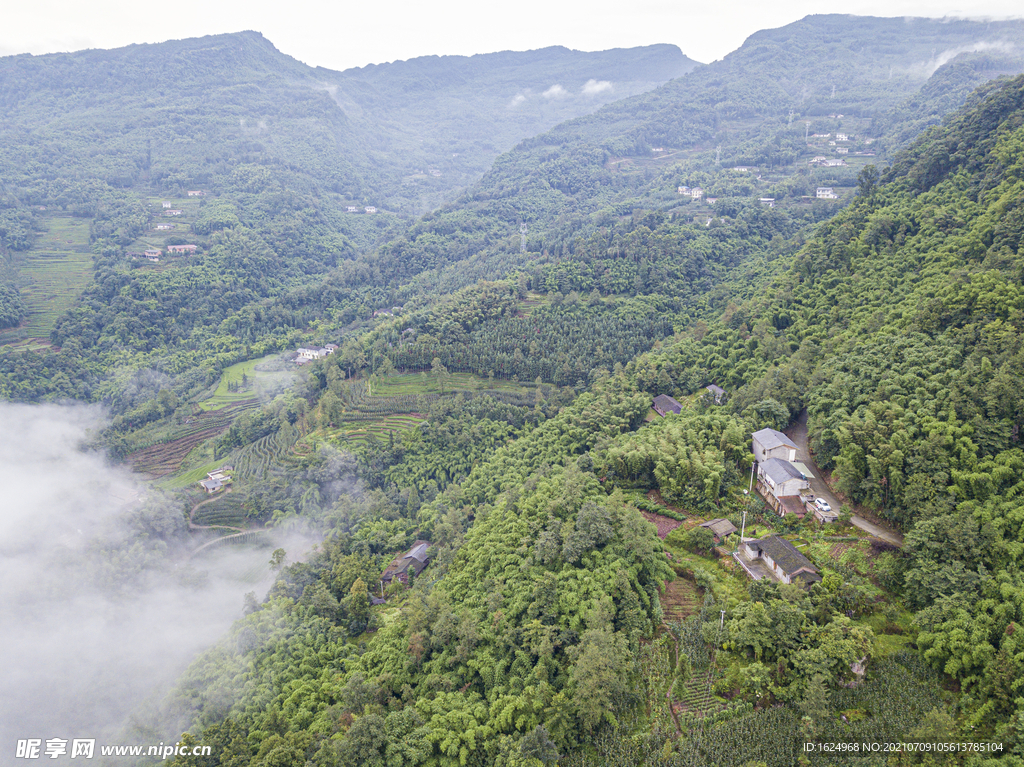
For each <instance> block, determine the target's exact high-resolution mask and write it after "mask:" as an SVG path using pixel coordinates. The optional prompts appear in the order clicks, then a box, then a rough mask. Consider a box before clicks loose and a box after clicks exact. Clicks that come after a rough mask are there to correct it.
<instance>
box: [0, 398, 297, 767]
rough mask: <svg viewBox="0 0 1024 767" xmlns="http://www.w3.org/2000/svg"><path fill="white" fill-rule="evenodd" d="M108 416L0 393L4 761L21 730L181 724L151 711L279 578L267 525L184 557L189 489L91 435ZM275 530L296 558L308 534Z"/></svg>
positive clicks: (108, 739)
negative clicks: (121, 456)
mask: <svg viewBox="0 0 1024 767" xmlns="http://www.w3.org/2000/svg"><path fill="white" fill-rule="evenodd" d="M104 422H105V421H104V413H103V411H102V410H101V409H99V408H96V407H86V406H80V405H75V406H58V405H42V406H34V405H15V404H10V403H0V487H3V490H4V493H3V500H2V501H0V579H2V584H3V586H2V588H0V627H2V628H0V659H2V665H3V669H4V674H3V675H2V677H0V701H2V702H0V754H2V755H3V756H0V763H8V761H9V760H10V759H12V758H13V757H14V754H15V748H16V743H17V741H18V740H20V739H27V738H41V739H43V740H44V741H45V740H46V739H48V738H63V739H67V740H71V739H73V738H95V739H96V740H97V747H98V746H99V745H100V744H104V743H113V742H118V740H119V738H121V736H122V735H123V734H124V733H126V732H132V733H134V734H135V735H137V734H138V733H139V732H147V733H151V734H152V736H153V738H154V739H157V740H163V739H165V738H173V737H174V736H175V735H177V734H180V730H179V731H178V732H177V733H176V732H173V731H171V732H158V731H156V730H155V729H153V725H152V722H153V721H154V718H153V714H152V712H154V711H156V709H157V707H158V706H159V703H160V701H161V699H162V698H163V697H165V696H166V694H167V693H168V692H169V691H170V689H171V687H172V685H173V683H174V680H175V679H176V678H177V676H178V675H179V674H180V673H181V672H182V671H183V670H184V668H185V667H186V666H187V665H188V663H189V662H190V661H191V660H192V659H193V658H194V657H195V656H196V655H197V654H198V653H199V652H201V651H202V650H203V649H205V648H207V647H209V646H211V645H212V644H214V643H215V642H216V641H217V639H218V638H220V637H221V636H222V635H223V634H224V632H225V631H226V629H227V628H228V627H229V626H230V624H231V623H232V622H233V621H234V620H236V619H237V618H239V617H240V616H241V614H242V607H243V598H244V595H245V594H246V593H247V592H250V591H255V592H256V594H257V596H258V597H260V598H262V596H263V595H264V594H265V593H266V591H267V589H268V588H269V586H270V585H271V583H272V576H273V573H272V572H271V570H270V566H269V558H270V551H271V541H270V540H269V536H270V534H268V541H267V543H266V544H265V545H264V546H262V547H256V546H251V545H246V546H219V547H214V548H210V549H208V550H206V551H204V552H203V553H202V554H201V555H200V556H196V557H195V558H190V553H191V551H192V550H193V549H194V548H195V541H193V540H192V539H191V538H190V535H189V531H188V522H187V519H186V516H185V507H184V505H183V503H182V501H181V500H180V499H174V498H172V497H171V496H169V495H165V494H163V493H160V492H159V491H156V490H153V489H152V488H150V487H148V486H145V485H143V484H142V483H140V482H139V481H138V480H137V479H136V478H135V477H133V476H132V474H131V473H130V472H129V471H128V470H127V469H126V468H125V467H120V466H112V465H111V464H110V463H109V462H108V461H107V460H106V458H105V456H104V455H103V453H101V452H99V451H97V450H94V449H89V448H88V447H87V445H88V443H89V442H90V440H92V439H94V438H95V436H96V434H97V432H98V431H99V430H100V429H101V428H102V427H103V425H104ZM273 535H274V536H275V538H274V539H273V542H272V545H273V546H278V545H280V546H283V547H284V548H286V550H287V551H288V554H289V557H288V558H289V560H290V561H294V559H295V558H296V557H297V555H299V554H300V553H301V551H303V550H304V549H306V548H308V547H309V546H310V545H311V543H312V540H311V539H310V538H309V537H308V536H303V535H300V534H296V535H294V536H293V537H292V538H291V539H288V540H286V539H284V538H282V537H278V534H277V533H274V534H273ZM146 722H149V723H150V724H146ZM178 724H180V723H177V722H175V723H170V722H161V723H160V725H159V726H162V727H168V728H169V727H172V726H177V725H178ZM147 728H148V729H147ZM121 739H123V738H121ZM139 742H141V741H139ZM97 753H98V752H97Z"/></svg>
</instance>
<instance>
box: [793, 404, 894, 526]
mask: <svg viewBox="0 0 1024 767" xmlns="http://www.w3.org/2000/svg"><path fill="white" fill-rule="evenodd" d="M786 436H788V437H789V438H790V439H791V440H793V441H794V442H795V443H796V459H797V460H798V461H800V462H801V463H804V464H806V465H807V466H809V467H810V468H811V470H812V471H813V472H814V476H813V477H811V492H813V493H814V495H815V496H816V497H818V498H824V499H825V500H826V501H828V503H829V505H830V506H831V507H832V508H833V509H835V510H836V511H839V509H840V508H841V507H842V503H841V502H840V501H839V499H838V498H836V496H835V495H834V494H833V493H832V489H831V488H830V487H829V486H828V485H827V484H826V483H825V479H824V477H825V474H824V472H823V471H822V470H821V468H820V467H819V466H818V464H816V463H815V462H814V457H813V456H812V455H811V451H810V448H808V446H807V411H806V410H804V411H803V412H802V413H801V414H800V418H799V420H797V422H796V423H795V424H793V426H791V427H790V428H789V429H787V430H786ZM850 522H851V523H852V524H853V525H854V526H855V527H859V528H860V529H861V530H863V531H864V532H866V533H868V534H869V535H873V536H874V537H876V538H880V539H881V540H883V541H888V542H889V543H893V544H895V545H897V546H902V545H903V536H902V535H900V534H899V533H897V532H896V531H895V530H890V529H888V528H885V527H882V526H880V525H877V524H875V523H874V522H869V521H868V520H866V519H864V517H861V516H859V515H857V514H854V515H853V516H852V517H850Z"/></svg>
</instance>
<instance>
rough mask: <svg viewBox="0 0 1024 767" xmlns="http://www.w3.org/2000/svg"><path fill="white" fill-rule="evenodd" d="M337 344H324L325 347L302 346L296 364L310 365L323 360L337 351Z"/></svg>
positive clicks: (298, 351)
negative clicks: (314, 361)
mask: <svg viewBox="0 0 1024 767" xmlns="http://www.w3.org/2000/svg"><path fill="white" fill-rule="evenodd" d="M337 349H338V345H337V344H324V345H323V346H312V347H310V346H300V347H299V348H298V350H297V351H296V354H297V355H298V356H296V358H295V364H296V365H308V364H309V363H310V362H312V361H313V360H319V359H323V358H324V357H327V356H329V355H331V354H334V352H335V351H337Z"/></svg>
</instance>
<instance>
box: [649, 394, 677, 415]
mask: <svg viewBox="0 0 1024 767" xmlns="http://www.w3.org/2000/svg"><path fill="white" fill-rule="evenodd" d="M651 407H653V408H654V412H655V413H657V414H658V415H660V416H662V417H664V416H666V415H668V414H669V413H675V414H676V415H679V414H680V413H681V412H683V406H682V405H680V404H679V403H678V402H677V401H676V400H675V399H674V398H672V397H670V396H668V395H667V394H659V395H658V396H657V397H655V398H654V402H653V403H651Z"/></svg>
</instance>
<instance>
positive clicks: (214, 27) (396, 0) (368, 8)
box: [0, 0, 1024, 69]
mask: <svg viewBox="0 0 1024 767" xmlns="http://www.w3.org/2000/svg"><path fill="white" fill-rule="evenodd" d="M830 12H832V13H834V12H842V13H851V14H858V15H874V16H932V17H942V16H970V17H974V18H978V17H989V18H1008V17H1021V16H1024V11H1022V9H1021V4H1020V0H970V2H966V1H965V0H930V2H924V0H848V2H845V3H821V2H811V0H786V1H785V2H782V3H767V2H763V0H720V1H719V2H708V1H707V0H700V2H698V1H697V0H636V2H633V3H628V4H627V3H624V2H622V0H588V1H587V2H579V0H575V1H574V2H565V0H555V2H552V0H517V2H515V3H511V2H502V3H495V4H487V3H481V2H479V0H435V2H429V3H428V2H423V1H422V0H416V2H412V1H411V0H391V2H349V3H327V2H322V1H317V0H289V1H288V2H281V0H250V2H245V3H243V2H234V3H223V2H221V3H218V2H209V0H175V2H170V3H142V2H138V0H132V1H131V2H127V1H126V0H90V2H71V0H35V2H33V3H24V2H21V3H15V2H13V1H9V2H5V3H4V9H3V14H2V19H3V24H2V25H0V55H9V54H14V53H51V52H54V51H72V50H79V49H82V48H116V47H120V46H123V45H128V44H130V43H153V42H161V41H163V40H169V39H178V38H185V37H198V36H202V35H208V34H217V33H221V32H237V31H240V30H244V29H254V30H256V31H258V32H262V33H263V34H264V36H266V37H267V38H268V39H269V40H270V41H271V42H273V43H274V44H275V45H276V46H277V47H278V49H280V50H281V51H283V52H284V53H287V54H289V55H291V56H294V57H295V58H297V59H299V60H301V61H304V62H305V63H307V64H311V65H319V66H324V67H329V68H331V69H346V68H348V67H355V66H363V65H365V64H371V63H382V62H386V61H394V60H397V59H408V58H413V57H416V56H425V55H430V54H472V53H488V52H492V51H500V50H529V49H533V48H542V47H544V46H548V45H564V46H567V47H569V48H575V49H578V50H605V49H608V48H623V47H632V46H636V45H648V44H652V43H674V44H676V45H678V46H679V47H680V48H682V50H683V52H684V53H685V54H686V55H688V56H690V57H691V58H693V59H696V60H697V61H702V62H705V63H707V62H711V61H714V60H716V59H720V58H722V57H723V56H725V55H726V54H727V53H729V52H730V51H733V50H735V49H736V48H738V47H739V46H740V44H741V43H742V42H743V41H744V40H745V39H746V38H747V37H748V36H749V35H750V34H752V33H753V32H756V31H757V30H759V29H765V28H769V27H779V26H783V25H785V24H788V23H790V22H793V21H796V20H797V19H800V18H803V17H804V16H807V15H809V14H813V13H830Z"/></svg>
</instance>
